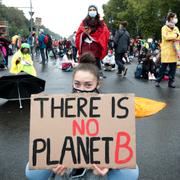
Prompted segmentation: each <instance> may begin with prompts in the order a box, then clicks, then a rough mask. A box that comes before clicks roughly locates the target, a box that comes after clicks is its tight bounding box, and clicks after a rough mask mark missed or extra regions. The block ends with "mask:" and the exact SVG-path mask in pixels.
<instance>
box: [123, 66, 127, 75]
mask: <svg viewBox="0 0 180 180" xmlns="http://www.w3.org/2000/svg"><path fill="white" fill-rule="evenodd" d="M127 70H128V68H127V67H125V68H124V71H123V76H126V74H127Z"/></svg>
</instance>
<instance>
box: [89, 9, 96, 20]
mask: <svg viewBox="0 0 180 180" xmlns="http://www.w3.org/2000/svg"><path fill="white" fill-rule="evenodd" d="M96 15H97V12H96V11H89V16H90V17H92V18H94V17H96Z"/></svg>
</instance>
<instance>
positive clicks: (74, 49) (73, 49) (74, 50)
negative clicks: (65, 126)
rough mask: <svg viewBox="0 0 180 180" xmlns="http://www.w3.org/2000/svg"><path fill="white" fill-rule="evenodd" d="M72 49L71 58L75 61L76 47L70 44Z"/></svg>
mask: <svg viewBox="0 0 180 180" xmlns="http://www.w3.org/2000/svg"><path fill="white" fill-rule="evenodd" d="M72 51H73V59H74V61H75V62H76V57H77V49H76V47H74V46H72Z"/></svg>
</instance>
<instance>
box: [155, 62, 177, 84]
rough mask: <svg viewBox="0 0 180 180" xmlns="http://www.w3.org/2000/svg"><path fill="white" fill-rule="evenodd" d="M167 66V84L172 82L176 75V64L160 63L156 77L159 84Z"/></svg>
mask: <svg viewBox="0 0 180 180" xmlns="http://www.w3.org/2000/svg"><path fill="white" fill-rule="evenodd" d="M168 66H169V73H168V74H169V83H172V82H174V79H175V74H176V63H162V64H161V66H160V69H159V73H158V75H157V78H156V81H157V82H160V81H161V80H162V78H163V77H164V74H165V72H166V69H167V67H168Z"/></svg>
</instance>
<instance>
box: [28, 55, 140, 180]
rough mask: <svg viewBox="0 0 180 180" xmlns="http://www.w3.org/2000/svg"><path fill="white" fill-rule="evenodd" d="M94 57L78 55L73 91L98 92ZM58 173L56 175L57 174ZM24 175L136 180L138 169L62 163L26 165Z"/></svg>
mask: <svg viewBox="0 0 180 180" xmlns="http://www.w3.org/2000/svg"><path fill="white" fill-rule="evenodd" d="M95 63H96V59H95V58H94V56H93V55H92V54H90V53H85V54H83V55H82V56H81V57H80V64H79V65H78V66H77V67H76V69H75V71H74V74H73V83H72V86H73V90H72V91H73V93H88V92H90V93H93V92H94V93H99V88H100V77H99V70H98V68H97V66H96V65H95ZM57 175H58V176H57ZM26 176H27V178H28V179H30V180H41V179H42V180H46V179H48V178H49V177H52V176H54V177H55V179H56V178H57V179H60V180H63V179H66V180H70V179H75V178H76V179H79V180H80V179H83V180H88V179H89V180H96V179H98V180H105V179H108V180H136V179H138V176H139V169H138V167H137V166H136V169H108V168H103V167H99V166H98V165H95V164H93V165H92V169H84V168H80V169H67V168H66V167H65V166H64V165H60V164H59V165H57V166H56V167H55V168H53V169H52V171H50V170H29V167H28V165H27V167H26Z"/></svg>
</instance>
